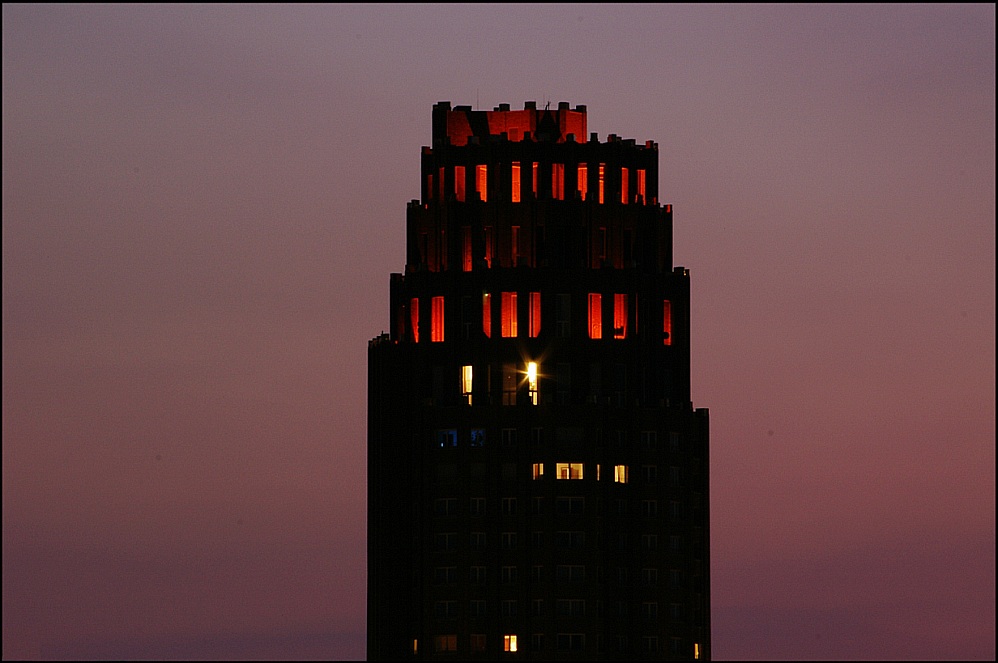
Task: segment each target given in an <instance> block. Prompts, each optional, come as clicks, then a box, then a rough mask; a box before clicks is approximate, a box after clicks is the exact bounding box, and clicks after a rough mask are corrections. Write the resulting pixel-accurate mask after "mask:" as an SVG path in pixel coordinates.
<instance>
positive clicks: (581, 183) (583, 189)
mask: <svg viewBox="0 0 998 663" xmlns="http://www.w3.org/2000/svg"><path fill="white" fill-rule="evenodd" d="M588 170H589V169H588V167H587V166H586V164H584V163H580V164H579V177H578V190H579V200H585V199H586V193H588V192H589V180H588V179H587V173H588Z"/></svg>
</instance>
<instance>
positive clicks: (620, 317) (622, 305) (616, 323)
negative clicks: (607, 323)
mask: <svg viewBox="0 0 998 663" xmlns="http://www.w3.org/2000/svg"><path fill="white" fill-rule="evenodd" d="M613 337H614V338H627V295H620V294H615V295H614V296H613Z"/></svg>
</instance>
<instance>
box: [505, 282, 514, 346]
mask: <svg viewBox="0 0 998 663" xmlns="http://www.w3.org/2000/svg"><path fill="white" fill-rule="evenodd" d="M502 335H503V338H515V337H516V293H515V292H504V293H502Z"/></svg>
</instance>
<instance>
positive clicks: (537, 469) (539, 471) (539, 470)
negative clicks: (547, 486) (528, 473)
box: [534, 463, 544, 479]
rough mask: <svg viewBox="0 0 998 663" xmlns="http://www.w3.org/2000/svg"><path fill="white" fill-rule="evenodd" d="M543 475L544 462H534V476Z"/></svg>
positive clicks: (538, 477) (539, 476)
mask: <svg viewBox="0 0 998 663" xmlns="http://www.w3.org/2000/svg"><path fill="white" fill-rule="evenodd" d="M543 476H544V463H534V478H535V479H540V478H541V477H543Z"/></svg>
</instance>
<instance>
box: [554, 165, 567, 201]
mask: <svg viewBox="0 0 998 663" xmlns="http://www.w3.org/2000/svg"><path fill="white" fill-rule="evenodd" d="M551 197H552V198H554V199H555V200H564V199H565V164H563V163H553V164H551Z"/></svg>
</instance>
